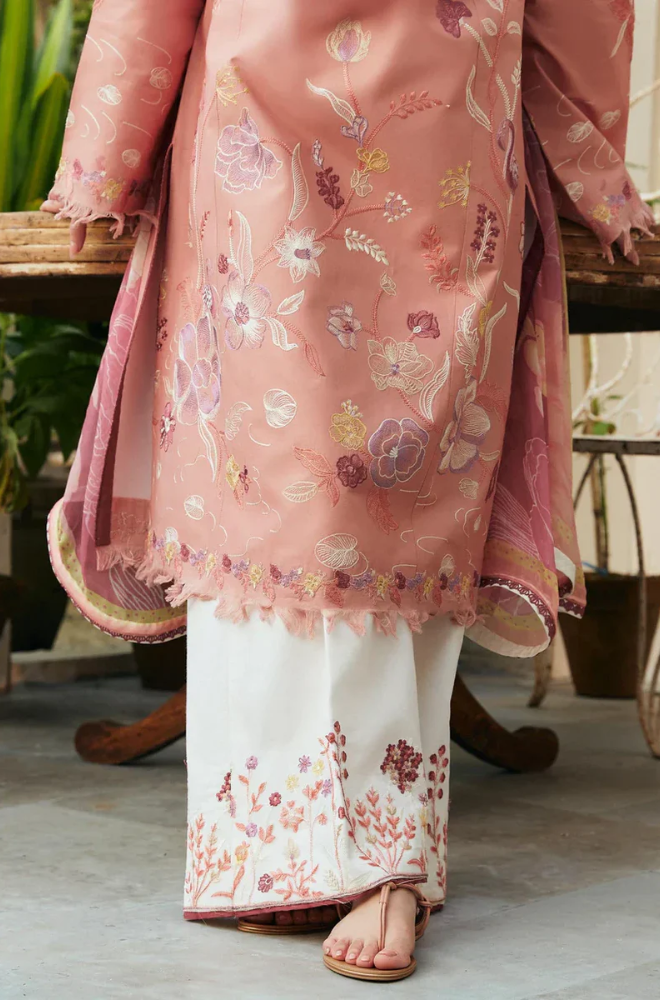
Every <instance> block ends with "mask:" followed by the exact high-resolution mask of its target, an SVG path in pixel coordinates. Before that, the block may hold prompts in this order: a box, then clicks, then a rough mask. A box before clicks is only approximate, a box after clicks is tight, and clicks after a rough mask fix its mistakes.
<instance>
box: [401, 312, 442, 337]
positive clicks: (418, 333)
mask: <svg viewBox="0 0 660 1000" xmlns="http://www.w3.org/2000/svg"><path fill="white" fill-rule="evenodd" d="M408 329H409V330H410V332H411V333H412V334H413V335H414V336H415V337H432V338H433V339H434V340H436V339H437V338H438V337H439V336H440V327H439V326H438V321H437V319H436V318H435V316H434V315H433V313H431V312H426V311H425V310H423V311H422V312H417V313H410V314H409V315H408Z"/></svg>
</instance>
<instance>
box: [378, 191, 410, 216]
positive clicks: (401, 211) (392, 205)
mask: <svg viewBox="0 0 660 1000" xmlns="http://www.w3.org/2000/svg"><path fill="white" fill-rule="evenodd" d="M411 212H412V207H411V206H410V205H409V204H408V202H407V201H406V199H405V198H403V197H402V196H401V195H400V194H395V193H394V191H390V193H389V194H388V196H387V198H386V199H385V211H384V212H383V215H384V216H385V218H386V219H387V221H388V222H399V221H400V220H401V219H405V218H406V216H407V215H410V213H411Z"/></svg>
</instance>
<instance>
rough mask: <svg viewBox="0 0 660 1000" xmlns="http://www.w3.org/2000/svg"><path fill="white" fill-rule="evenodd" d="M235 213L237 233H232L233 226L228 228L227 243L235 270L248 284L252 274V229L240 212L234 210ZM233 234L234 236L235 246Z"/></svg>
mask: <svg viewBox="0 0 660 1000" xmlns="http://www.w3.org/2000/svg"><path fill="white" fill-rule="evenodd" d="M236 215H237V217H238V233H237V234H234V233H233V232H232V230H233V226H232V227H231V228H230V239H229V245H230V249H231V256H232V260H233V262H234V264H235V265H236V270H237V271H238V273H239V274H240V276H241V277H242V278H243V280H244V281H245V283H246V284H249V283H250V282H251V281H252V275H253V273H254V261H253V260H252V230H251V229H250V223H249V222H248V220H247V219H246V218H245V216H244V215H243V214H242V212H236ZM234 236H236V242H235V246H234Z"/></svg>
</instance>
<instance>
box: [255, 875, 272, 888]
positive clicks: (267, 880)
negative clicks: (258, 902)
mask: <svg viewBox="0 0 660 1000" xmlns="http://www.w3.org/2000/svg"><path fill="white" fill-rule="evenodd" d="M272 888H273V876H272V875H262V876H261V878H260V879H259V881H258V882H257V889H258V890H259V892H270V890H271V889H272Z"/></svg>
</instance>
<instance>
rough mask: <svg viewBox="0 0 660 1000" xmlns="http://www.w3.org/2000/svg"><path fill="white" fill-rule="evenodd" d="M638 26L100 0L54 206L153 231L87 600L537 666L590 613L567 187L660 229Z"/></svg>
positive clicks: (116, 336)
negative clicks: (576, 430) (457, 639)
mask: <svg viewBox="0 0 660 1000" xmlns="http://www.w3.org/2000/svg"><path fill="white" fill-rule="evenodd" d="M329 8H330V9H329ZM631 25H632V7H631V6H629V5H628V4H627V0H616V2H611V3H608V2H602V0H585V2H583V3H582V4H581V5H580V6H579V7H577V6H576V5H575V4H573V3H571V4H570V5H569V3H568V0H527V3H525V2H523V0H471V2H469V3H467V4H463V3H459V2H458V0H438V2H436V0H412V2H411V0H405V2H404V0H394V2H392V3H390V4H388V5H383V4H382V2H380V0H352V2H351V3H350V4H349V3H348V2H347V0H335V2H333V3H332V4H330V5H317V4H309V3H304V4H303V3H301V2H300V0H283V2H282V3H280V4H278V5H270V6H267V5H263V4H261V3H259V2H257V0H245V2H241V3H239V2H222V3H220V2H217V0H216V2H213V3H212V2H210V0H209V2H207V3H206V4H203V3H201V2H199V0H171V2H167V0H158V3H156V2H155V0H115V2H111V0H100V2H98V3H97V4H96V6H95V11H94V15H93V19H92V23H91V27H90V37H89V40H88V43H87V45H86V47H85V52H84V55H83V61H82V64H81V69H80V72H79V77H78V80H77V83H76V87H75V91H74V96H73V101H72V109H71V115H70V128H69V129H68V131H67V138H66V141H65V146H64V153H63V160H62V166H61V168H60V172H59V175H58V179H57V181H56V184H55V188H54V195H55V196H58V197H60V199H61V200H62V201H63V203H64V211H63V214H64V215H66V216H69V217H71V218H73V219H80V218H82V219H90V218H93V217H96V216H99V215H114V216H115V217H116V218H117V220H118V224H119V225H121V224H122V223H123V220H124V217H125V216H126V215H127V214H128V215H135V214H139V215H141V216H142V221H141V222H140V241H139V245H138V248H137V249H136V252H135V255H134V258H133V263H132V267H131V270H130V272H129V274H128V275H127V277H126V280H125V282H124V286H123V288H122V293H121V295H120V298H119V301H118V303H117V307H116V310H115V313H114V316H113V321H112V325H111V336H110V342H109V345H108V350H107V352H106V357H105V358H104V362H103V366H102V370H101V373H100V375H99V382H98V384H97V387H96V390H95V393H94V397H93V399H92V401H91V404H90V410H89V414H88V419H87V422H86V425H85V430H84V432H83V437H82V440H81V445H80V449H79V452H78V456H77V459H76V466H75V469H74V473H73V474H72V477H71V481H70V484H69V488H68V491H67V495H66V497H65V499H64V502H63V503H62V504H60V505H58V507H57V508H55V510H54V511H53V515H52V518H51V549H52V553H53V562H54V565H55V568H56V571H57V573H58V575H59V577H60V579H61V580H62V582H63V584H64V586H65V587H66V588H67V590H68V591H69V593H70V594H71V596H72V597H73V599H74V600H75V601H76V603H77V604H78V606H79V607H80V608H81V610H83V612H84V613H85V614H87V615H88V616H89V617H90V618H91V619H92V620H93V621H95V622H96V623H97V624H99V625H100V626H101V627H102V628H106V629H107V630H109V631H113V632H116V633H118V634H123V635H126V636H128V637H131V638H137V639H139V640H145V641H151V640H154V639H162V638H167V637H170V636H171V635H173V634H177V633H178V632H180V631H181V630H183V629H184V628H185V609H184V607H183V605H184V603H185V601H186V599H187V598H188V597H201V598H213V599H215V600H216V601H217V604H218V614H220V615H226V616H230V617H233V618H240V617H243V616H245V615H246V614H248V613H249V612H250V609H252V608H257V609H258V610H259V612H260V613H261V614H262V615H263V616H269V615H272V614H279V615H281V616H282V617H283V618H284V619H285V621H286V622H287V625H288V626H289V627H290V628H292V629H293V630H295V631H301V630H308V631H311V630H313V628H314V626H315V623H316V622H317V621H318V620H319V618H320V615H321V613H322V612H327V611H332V612H333V613H334V614H335V615H336V616H341V617H343V618H345V619H346V620H347V621H349V623H350V624H351V625H352V626H353V627H354V628H355V629H356V630H361V629H363V628H364V619H365V615H367V614H370V615H374V616H375V618H376V620H377V622H378V624H379V625H380V626H381V627H382V628H384V629H386V630H387V631H390V632H392V631H393V630H394V629H393V626H394V622H395V620H396V617H397V616H399V615H403V616H404V617H405V618H406V619H407V620H408V622H409V623H410V624H411V627H413V628H419V627H420V625H421V624H422V623H423V622H424V621H426V620H427V619H428V617H429V616H431V615H434V614H437V613H441V614H451V615H452V616H453V617H454V618H455V620H456V621H458V622H459V623H460V624H462V625H465V626H467V627H468V628H471V634H472V635H473V636H474V637H475V638H476V639H477V640H478V641H479V642H482V643H483V644H485V645H489V646H491V647H493V648H496V649H499V650H501V651H503V652H508V653H511V654H514V655H529V654H531V653H533V652H535V651H537V650H539V649H541V648H543V647H544V646H545V645H546V644H547V642H548V641H549V639H550V638H551V637H552V635H553V633H554V630H555V628H556V615H557V611H558V609H559V606H560V604H561V605H562V606H563V607H564V608H565V609H566V610H569V611H571V612H573V613H575V614H579V613H581V610H582V607H583V604H584V583H583V577H582V571H581V568H580V560H579V554H578V549H577V543H576V539H575V526H574V522H573V514H572V505H571V452H570V414H569V411H568V406H569V393H568V373H567V354H566V329H565V306H564V302H563V288H562V277H561V262H560V247H559V242H558V237H557V228H556V217H555V207H556V206H559V207H560V209H561V210H562V212H570V214H571V216H572V217H574V218H579V219H580V221H582V222H584V223H585V224H587V225H590V226H591V227H592V228H593V229H594V231H595V232H596V233H597V234H598V236H599V238H600V239H601V241H602V243H603V245H604V247H607V248H608V252H610V251H609V246H610V244H611V243H612V242H614V241H617V240H618V241H619V242H620V243H621V245H622V247H623V248H624V250H625V251H626V252H627V253H632V252H633V251H632V244H631V240H630V230H631V227H640V228H642V229H643V228H645V227H646V226H647V225H648V223H649V222H650V220H651V217H650V213H649V212H648V210H647V209H646V208H645V207H644V206H643V205H642V203H641V201H640V200H639V197H638V195H637V194H636V192H635V191H634V189H633V187H632V184H631V182H630V179H629V178H628V175H627V173H626V170H625V166H624V163H623V159H622V153H623V141H624V137H625V128H626V119H627V103H628V101H627V88H628V73H629V63H630V49H631ZM191 47H192V54H191V56H190V61H189V64H188V69H187V72H186V73H185V80H184V70H185V66H186V60H187V59H188V53H189V51H190V50H191ZM521 59H522V72H521ZM182 81H184V82H183V87H182V89H181V83H182ZM180 89H181V103H180V105H179V108H178V113H177V118H176V126H175V130H174V139H173V146H172V157H171V181H170V180H169V177H168V171H169V159H168V158H164V155H163V154H164V149H165V147H166V145H167V142H168V141H169V138H170V134H171V131H170V127H169V125H168V120H169V119H170V117H171V116H170V114H169V112H170V108H171V107H172V103H173V100H174V98H175V97H176V95H177V94H178V93H179V90H180ZM523 104H524V106H525V109H526V112H527V114H528V115H529V118H531V120H532V123H533V124H530V122H529V120H528V121H527V122H526V124H525V127H523V124H524V123H523V112H522V106H523ZM164 160H165V171H164V174H163V177H162V180H159V179H158V177H157V175H158V176H159V175H160V170H159V165H162V164H163V162H164ZM548 167H549V170H548ZM155 177H156V180H155V183H154V178H155ZM147 189H149V190H150V191H151V195H148V194H147ZM526 192H527V196H528V197H529V199H530V202H531V204H532V205H533V207H534V211H535V213H536V215H537V218H538V220H539V226H538V231H537V234H536V238H535V240H534V242H533V244H532V247H531V250H530V253H529V254H528V256H527V258H526V261H525V267H524V268H523V261H522V252H523V245H524V239H523V237H524V232H523V230H524V214H525V197H526ZM149 198H151V201H150V200H149ZM154 375H155V379H154ZM154 385H155V388H154ZM166 584H170V585H171V586H170V589H169V590H168V600H166V599H165V596H164V592H163V590H162V588H163V586H165V585H166Z"/></svg>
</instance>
